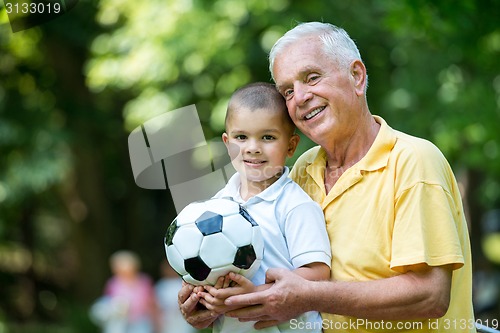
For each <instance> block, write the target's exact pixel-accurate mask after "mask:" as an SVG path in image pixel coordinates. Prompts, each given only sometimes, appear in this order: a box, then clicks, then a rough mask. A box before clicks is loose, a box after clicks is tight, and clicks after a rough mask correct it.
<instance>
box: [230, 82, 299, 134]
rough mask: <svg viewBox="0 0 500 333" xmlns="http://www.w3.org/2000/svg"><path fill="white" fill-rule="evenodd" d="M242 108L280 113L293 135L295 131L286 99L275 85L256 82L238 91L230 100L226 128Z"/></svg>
mask: <svg viewBox="0 0 500 333" xmlns="http://www.w3.org/2000/svg"><path fill="white" fill-rule="evenodd" d="M241 107H244V108H248V109H250V110H257V109H269V110H275V111H276V112H280V113H281V114H282V115H283V120H284V121H285V123H287V124H289V125H290V126H291V128H292V133H293V131H294V130H295V124H294V123H293V121H292V119H291V118H290V116H289V114H288V110H287V108H286V102H285V99H284V98H283V96H281V94H280V93H279V91H278V89H276V86H275V85H274V84H271V83H267V82H254V83H250V84H247V85H245V86H243V87H241V88H239V89H237V90H236V91H235V92H234V93H233V94H232V95H231V98H230V99H229V103H228V106H227V112H226V119H225V124H226V126H227V122H228V119H229V118H230V117H231V114H232V113H233V112H234V111H236V110H237V109H238V108H241Z"/></svg>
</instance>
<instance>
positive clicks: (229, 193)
mask: <svg viewBox="0 0 500 333" xmlns="http://www.w3.org/2000/svg"><path fill="white" fill-rule="evenodd" d="M289 173H290V170H289V169H288V167H286V166H285V167H283V173H282V174H281V176H280V178H278V180H276V181H275V182H274V183H272V184H271V186H269V187H268V188H266V189H265V190H264V191H262V192H260V193H259V194H257V195H255V196H253V197H251V198H250V199H248V200H247V201H245V200H243V199H242V198H241V195H240V184H241V177H240V174H239V173H235V174H234V175H233V176H232V177H231V178H230V179H229V181H228V183H227V185H226V187H225V188H224V190H223V192H222V193H221V196H222V197H231V198H232V199H233V200H234V201H236V202H238V203H241V204H252V203H255V202H259V201H274V200H276V199H277V198H278V197H279V195H280V194H281V191H283V187H284V186H285V184H287V183H288V182H291V181H292V180H291V179H290V178H289V177H288V174H289Z"/></svg>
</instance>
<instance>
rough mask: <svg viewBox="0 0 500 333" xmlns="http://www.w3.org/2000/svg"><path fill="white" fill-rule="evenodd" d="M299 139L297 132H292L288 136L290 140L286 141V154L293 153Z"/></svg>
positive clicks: (289, 155) (290, 154) (290, 155)
mask: <svg viewBox="0 0 500 333" xmlns="http://www.w3.org/2000/svg"><path fill="white" fill-rule="evenodd" d="M299 141H300V136H299V135H298V134H295V133H294V134H293V135H292V136H291V137H290V140H289V141H288V152H287V156H288V157H292V156H293V154H295V150H296V149H297V146H298V145H299Z"/></svg>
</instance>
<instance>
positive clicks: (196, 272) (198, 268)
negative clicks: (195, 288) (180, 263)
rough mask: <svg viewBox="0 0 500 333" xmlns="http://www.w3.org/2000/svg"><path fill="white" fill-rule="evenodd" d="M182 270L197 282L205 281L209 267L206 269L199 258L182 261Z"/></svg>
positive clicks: (205, 265)
mask: <svg viewBox="0 0 500 333" xmlns="http://www.w3.org/2000/svg"><path fill="white" fill-rule="evenodd" d="M184 268H185V269H186V272H188V273H189V275H191V276H192V277H193V278H195V279H196V280H198V281H203V280H205V279H206V278H207V276H208V274H210V267H208V266H207V264H205V263H204V262H203V260H201V258H200V257H195V258H189V259H186V260H184Z"/></svg>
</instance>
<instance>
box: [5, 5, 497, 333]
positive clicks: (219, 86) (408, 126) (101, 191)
mask: <svg viewBox="0 0 500 333" xmlns="http://www.w3.org/2000/svg"><path fill="white" fill-rule="evenodd" d="M0 6H2V7H0V333H5V332H23V333H25V332H37V333H40V332H51V333H53V332H55V333H57V332H65V333H66V332H67V333H71V332H84V333H89V332H97V331H98V330H97V328H96V327H95V326H94V325H93V324H92V323H91V322H90V321H89V319H88V316H87V313H88V307H89V305H90V304H91V302H92V301H93V300H94V299H95V298H97V297H98V296H99V295H100V294H101V292H102V288H103V285H104V283H105V280H106V279H107V278H108V277H109V275H110V271H109V268H108V258H109V255H110V254H111V253H112V252H114V251H115V250H118V249H122V248H126V249H130V250H133V251H135V252H137V253H138V254H139V255H140V256H141V259H142V262H143V270H144V271H145V272H147V273H148V274H150V275H151V276H152V277H153V278H155V279H156V278H158V277H159V269H158V267H159V263H160V262H161V261H162V260H164V248H163V244H162V238H163V235H164V232H165V230H166V227H167V225H168V223H169V222H170V221H171V220H172V219H173V218H174V217H175V210H174V206H173V202H172V199H171V197H170V194H169V192H168V191H151V190H144V189H140V188H139V187H137V186H136V185H135V183H134V179H133V175H132V170H131V166H130V160H129V155H128V147H127V137H128V134H129V133H130V131H131V130H132V129H134V128H135V127H136V126H139V125H140V124H142V123H143V122H144V121H146V120H148V119H151V118H153V117H155V116H157V115H159V114H162V113H164V112H167V111H171V110H174V109H177V108H180V107H183V106H186V105H189V104H196V107H197V109H198V112H199V116H200V119H201V121H202V124H203V126H204V131H205V136H206V137H207V139H210V138H213V137H217V136H219V135H220V134H221V132H222V130H223V116H224V112H225V107H226V102H227V99H228V97H229V95H230V94H231V93H232V92H233V90H234V89H236V88H237V87H239V86H241V85H243V84H245V83H248V82H251V81H257V80H259V81H269V80H270V75H269V73H268V69H267V68H268V63H267V53H268V51H269V49H270V47H271V46H272V45H273V43H274V42H275V41H276V40H277V38H279V36H281V35H282V34H283V33H284V32H285V31H286V30H288V29H289V28H291V27H293V26H294V25H295V24H296V22H301V21H325V22H330V23H333V24H336V25H339V26H342V27H344V28H345V29H346V30H347V31H348V32H349V34H350V35H351V37H352V38H353V39H354V40H355V41H356V42H357V44H358V47H359V48H360V51H361V54H362V56H363V59H364V61H365V63H366V65H367V68H368V73H369V76H370V86H369V88H368V101H369V106H370V110H371V112H372V113H373V114H378V115H381V116H382V117H384V118H385V119H386V120H387V121H388V122H389V124H390V125H391V126H392V127H394V128H396V129H399V130H402V131H405V132H407V133H410V134H413V135H416V136H421V137H424V138H427V139H429V140H431V141H432V142H434V143H435V144H436V145H437V146H438V147H439V148H440V149H441V150H442V151H443V153H444V154H445V156H446V157H447V158H448V160H449V161H450V163H451V165H452V167H453V169H454V171H455V173H456V176H457V179H458V180H459V182H460V185H461V189H462V193H463V199H464V205H465V208H466V212H467V215H468V222H469V226H470V233H471V242H472V249H473V261H474V271H475V286H474V287H475V289H474V290H475V299H474V301H475V303H476V314H477V316H478V318H499V317H500V316H499V313H500V305H499V301H498V291H499V290H498V288H499V286H500V278H499V269H500V213H499V210H498V209H500V62H499V59H500V24H499V17H500V1H498V0H455V1H448V0H434V1H425V0H402V1H400V0H387V1H383V0H380V1H361V0H360V1H354V0H351V1H349V0H343V1H314V0H313V1H292V0H273V1H268V0H248V1H241V0H218V1H203V0H146V1H131V0H100V1H99V0H80V1H79V2H78V4H77V5H76V6H75V7H74V8H73V9H72V10H70V11H69V12H68V13H66V14H65V15H63V16H61V17H59V18H57V19H55V20H53V21H50V22H48V23H45V24H43V25H40V26H37V27H34V28H31V29H28V30H24V31H20V32H16V33H13V32H12V31H11V28H10V25H9V20H8V16H7V13H6V10H5V8H4V7H3V4H0ZM309 146H310V142H308V141H307V140H302V142H301V145H300V148H299V152H298V153H297V154H296V156H297V155H298V154H300V152H301V151H303V150H305V149H306V148H308V147H309ZM292 162H293V161H292Z"/></svg>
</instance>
